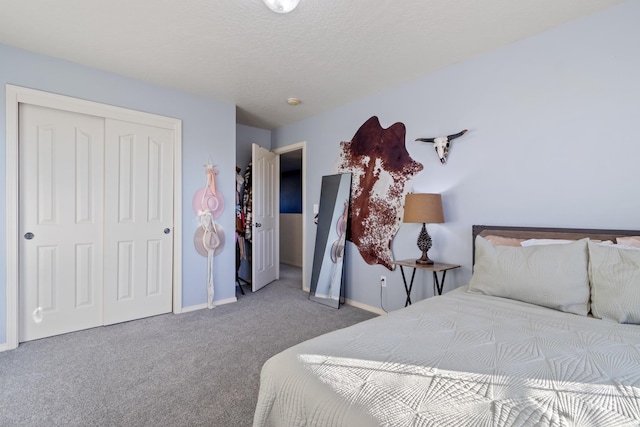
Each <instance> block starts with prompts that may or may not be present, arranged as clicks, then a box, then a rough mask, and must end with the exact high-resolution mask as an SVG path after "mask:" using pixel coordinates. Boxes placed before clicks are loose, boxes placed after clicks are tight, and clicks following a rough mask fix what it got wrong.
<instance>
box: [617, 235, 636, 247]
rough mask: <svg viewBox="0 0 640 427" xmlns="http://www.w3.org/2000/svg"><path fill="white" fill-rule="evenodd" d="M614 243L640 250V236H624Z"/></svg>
mask: <svg viewBox="0 0 640 427" xmlns="http://www.w3.org/2000/svg"><path fill="white" fill-rule="evenodd" d="M616 242H617V243H618V244H619V245H624V246H631V247H634V248H640V236H625V237H617V238H616Z"/></svg>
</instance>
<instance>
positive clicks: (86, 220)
mask: <svg viewBox="0 0 640 427" xmlns="http://www.w3.org/2000/svg"><path fill="white" fill-rule="evenodd" d="M19 123H20V124H19V139H20V140H19V170H20V183H19V199H20V206H19V211H20V233H21V240H20V245H19V246H20V247H19V251H20V253H19V264H20V265H19V277H20V284H19V313H20V314H19V322H20V325H19V341H29V340H33V339H38V338H43V337H47V336H52V335H58V334H62V333H66V332H71V331H76V330H81V329H86V328H91V327H95V326H99V325H103V324H109V323H116V322H121V321H125V320H132V319H136V318H142V317H146V316H151V315H155V314H161V313H166V312H169V311H171V308H172V258H173V253H172V239H173V225H172V223H173V215H172V209H173V166H172V165H173V132H172V131H170V130H166V129H161V128H155V127H150V126H145V125H138V124H135V123H129V122H120V121H116V120H111V119H105V118H102V117H95V116H89V115H84V114H79V113H74V112H68V111H61V110H56V109H51V108H45V107H39V106H34V105H28V104H20V108H19Z"/></svg>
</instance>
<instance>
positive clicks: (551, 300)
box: [469, 236, 589, 316]
mask: <svg viewBox="0 0 640 427" xmlns="http://www.w3.org/2000/svg"><path fill="white" fill-rule="evenodd" d="M587 240H588V239H581V240H577V241H573V242H572V243H567V244H563V245H542V246H530V247H522V248H516V247H510V246H496V245H494V244H492V243H491V242H488V241H487V240H485V239H483V238H482V237H480V236H478V237H476V262H475V265H474V271H473V276H472V277H471V282H470V283H469V291H470V292H477V293H481V294H485V295H494V296H499V297H505V298H511V299H515V300H519V301H524V302H528V303H531V304H537V305H541V306H544V307H549V308H553V309H556V310H560V311H565V312H568V313H575V314H580V315H583V316H586V315H587V313H588V312H589V274H588V269H587V260H588V258H587Z"/></svg>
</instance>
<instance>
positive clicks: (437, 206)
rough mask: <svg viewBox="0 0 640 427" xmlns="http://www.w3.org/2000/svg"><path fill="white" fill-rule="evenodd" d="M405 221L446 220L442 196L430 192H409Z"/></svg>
mask: <svg viewBox="0 0 640 427" xmlns="http://www.w3.org/2000/svg"><path fill="white" fill-rule="evenodd" d="M403 222H412V223H413V222H415V223H426V224H440V223H443V222H444V212H443V211H442V196H441V195H440V194H430V193H412V194H407V197H406V198H405V199H404V219H403Z"/></svg>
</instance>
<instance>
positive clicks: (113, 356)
mask: <svg viewBox="0 0 640 427" xmlns="http://www.w3.org/2000/svg"><path fill="white" fill-rule="evenodd" d="M300 283H301V282H300V270H299V269H296V268H292V267H288V266H285V265H283V266H282V270H281V280H279V281H276V282H273V283H271V284H270V285H268V286H267V287H265V288H263V289H262V290H260V291H258V292H256V293H253V294H252V293H251V292H250V291H249V292H247V287H246V286H245V292H247V295H241V294H240V293H239V292H238V302H237V303H234V304H227V305H224V306H220V307H217V308H214V309H212V310H206V309H205V310H199V311H195V312H191V313H185V314H181V315H173V314H167V315H162V316H155V317H150V318H147V319H142V320H137V321H134V322H127V323H121V324H118V325H113V326H107V327H100V328H95V329H90V330H86V331H80V332H74V333H71V334H66V335H60V336H57V337H52V338H45V339H41V340H37V341H31V342H27V343H23V344H21V345H20V346H19V347H18V348H17V349H16V350H11V351H6V352H3V353H0V425H2V426H62V425H64V426H74V425H78V426H79V425H82V426H152V425H153V426H250V425H251V423H252V421H253V411H254V408H255V404H256V401H257V396H258V386H259V378H260V369H261V367H262V364H263V363H264V362H265V361H266V360H267V359H268V358H269V357H271V356H272V355H274V354H276V353H278V352H279V351H281V350H284V349H285V348H287V347H290V346H291V345H293V344H296V343H298V342H302V341H304V340H307V339H309V338H312V337H314V336H318V335H321V334H323V333H325V332H329V331H332V330H335V329H339V328H343V327H346V326H349V325H352V324H354V323H357V322H360V321H362V320H365V319H369V318H371V317H374V316H375V315H374V314H372V313H369V312H366V311H363V310H360V309H357V308H354V307H351V306H341V308H340V309H339V310H336V309H333V308H329V307H326V306H323V305H320V304H317V303H313V302H311V301H309V300H308V299H307V293H305V292H303V291H302V290H301V289H300V287H301V285H300ZM203 286H204V285H203Z"/></svg>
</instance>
